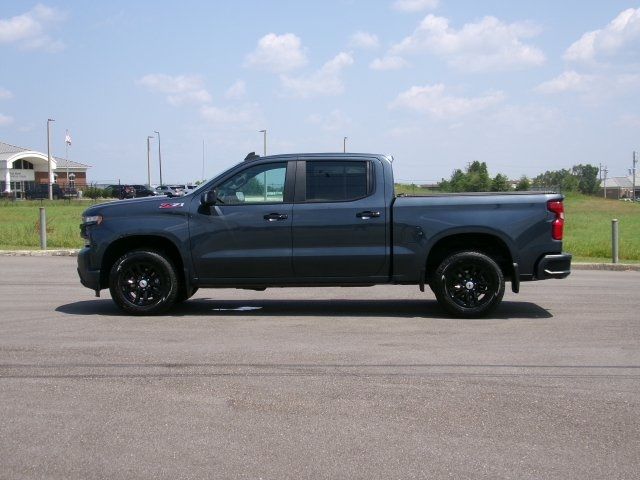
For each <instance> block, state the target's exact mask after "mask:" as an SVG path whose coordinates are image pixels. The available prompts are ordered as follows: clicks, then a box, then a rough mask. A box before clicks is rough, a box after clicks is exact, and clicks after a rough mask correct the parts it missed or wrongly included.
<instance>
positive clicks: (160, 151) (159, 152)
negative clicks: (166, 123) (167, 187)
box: [153, 130, 164, 186]
mask: <svg viewBox="0 0 640 480" xmlns="http://www.w3.org/2000/svg"><path fill="white" fill-rule="evenodd" d="M153 132H154V133H156V134H157V135H158V164H159V165H160V186H162V185H164V183H162V150H161V149H160V132H159V131H157V130H154V131H153Z"/></svg>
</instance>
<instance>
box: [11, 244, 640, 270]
mask: <svg viewBox="0 0 640 480" xmlns="http://www.w3.org/2000/svg"><path fill="white" fill-rule="evenodd" d="M79 251H80V250H79V249H73V248H70V249H59V250H0V256H3V257H77V256H78V252H79ZM571 269H572V270H609V271H618V272H619V271H629V270H632V271H635V272H640V263H572V264H571Z"/></svg>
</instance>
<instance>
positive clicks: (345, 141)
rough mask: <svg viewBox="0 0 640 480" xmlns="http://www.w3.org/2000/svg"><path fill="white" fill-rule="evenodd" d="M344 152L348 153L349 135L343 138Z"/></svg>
mask: <svg viewBox="0 0 640 480" xmlns="http://www.w3.org/2000/svg"><path fill="white" fill-rule="evenodd" d="M342 153H347V137H344V138H343V139H342Z"/></svg>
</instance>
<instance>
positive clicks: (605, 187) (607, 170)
mask: <svg viewBox="0 0 640 480" xmlns="http://www.w3.org/2000/svg"><path fill="white" fill-rule="evenodd" d="M603 172H604V184H603V186H604V190H603V192H604V198H607V173H609V169H608V168H607V166H606V165H605V166H604V171H603Z"/></svg>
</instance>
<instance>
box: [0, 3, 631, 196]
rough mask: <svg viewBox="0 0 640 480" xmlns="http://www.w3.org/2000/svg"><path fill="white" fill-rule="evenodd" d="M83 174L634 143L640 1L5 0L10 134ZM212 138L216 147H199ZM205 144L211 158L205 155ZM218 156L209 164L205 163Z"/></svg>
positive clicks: (439, 170) (451, 163)
mask: <svg viewBox="0 0 640 480" xmlns="http://www.w3.org/2000/svg"><path fill="white" fill-rule="evenodd" d="M48 118H52V119H55V122H54V123H52V150H53V154H55V155H56V156H59V157H64V156H65V131H66V130H68V131H69V133H70V135H71V139H72V143H71V146H70V147H69V149H68V152H69V158H70V159H71V160H75V161H77V162H81V163H86V164H89V165H91V168H90V170H89V173H88V178H89V181H91V182H97V183H112V182H115V181H118V180H119V181H121V182H123V183H146V182H147V136H149V135H151V136H154V138H153V139H152V140H151V161H152V167H151V170H152V172H151V183H156V184H157V183H158V150H157V149H158V142H157V137H155V133H154V131H159V132H160V140H161V149H162V172H163V180H164V183H180V182H192V181H195V180H198V179H201V178H202V177H203V171H204V177H205V178H209V177H211V176H213V175H215V174H217V173H219V172H221V171H223V170H224V169H226V168H229V167H231V166H232V165H234V164H236V163H238V162H239V161H242V159H243V158H244V157H245V156H246V154H247V153H248V152H251V151H255V152H257V153H258V154H262V151H263V134H262V133H260V132H259V131H260V130H263V129H266V130H267V153H268V154H278V153H297V152H336V151H342V149H343V145H344V137H347V140H346V149H347V151H351V152H366V153H385V154H391V155H393V156H394V171H395V178H396V181H402V182H408V183H410V182H415V183H427V182H436V181H439V180H441V179H442V178H449V176H450V175H451V173H452V171H453V170H454V169H456V168H465V166H466V165H467V164H468V163H469V162H472V161H474V160H479V161H482V162H486V163H487V166H488V168H489V172H490V173H491V174H492V175H495V174H497V173H503V174H506V175H507V176H509V177H510V178H513V179H517V178H519V177H520V176H521V175H527V176H529V177H534V176H536V175H538V174H539V173H542V172H544V171H546V170H557V169H560V168H571V166H573V165H576V164H579V163H589V164H592V165H596V166H598V165H600V164H603V165H606V166H607V167H608V172H609V176H624V175H627V174H628V169H629V168H631V164H632V152H633V150H639V151H640V4H638V3H634V2H631V1H622V0H606V1H604V0H580V1H577V0H563V1H557V0H554V1H552V0H536V1H535V2H525V1H510V2H505V1H504V0H495V1H493V0H484V1H479V0H475V1H463V0H323V1H311V0H309V1H293V0H292V1H284V0H282V1H279V0H272V1H250V0H235V1H191V0H183V1H181V2H168V1H158V0H156V1H153V2H152V1H148V2H147V1H129V0H126V1H124V0H110V1H102V2H86V1H44V2H42V3H36V2H28V1H11V0H3V1H2V2H1V3H0V141H3V142H5V143H10V144H12V145H17V146H22V147H27V148H32V149H36V150H39V151H44V152H46V124H47V119H48ZM203 145H204V149H203ZM203 151H204V155H203ZM203 164H204V167H203Z"/></svg>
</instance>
